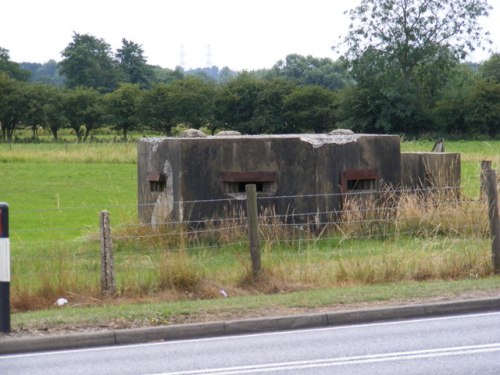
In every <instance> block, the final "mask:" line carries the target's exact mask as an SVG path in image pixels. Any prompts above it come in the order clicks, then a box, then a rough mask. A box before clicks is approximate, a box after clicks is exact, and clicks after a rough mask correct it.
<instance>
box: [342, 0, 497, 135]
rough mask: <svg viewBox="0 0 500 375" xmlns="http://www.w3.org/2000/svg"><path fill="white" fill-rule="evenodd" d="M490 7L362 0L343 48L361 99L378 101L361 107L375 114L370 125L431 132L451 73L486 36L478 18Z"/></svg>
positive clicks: (464, 1) (461, 0)
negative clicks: (436, 108)
mask: <svg viewBox="0 0 500 375" xmlns="http://www.w3.org/2000/svg"><path fill="white" fill-rule="evenodd" d="M489 9H490V6H489V5H488V3H487V1H486V0H362V1H361V4H360V5H359V6H358V7H356V8H354V9H353V10H351V11H350V12H349V16H350V18H351V25H350V27H349V32H348V34H347V36H346V37H345V39H344V43H343V44H342V45H341V46H340V47H341V48H342V47H345V57H346V58H347V60H348V61H349V63H350V65H351V68H352V73H353V77H354V79H355V80H356V83H357V85H358V88H360V89H362V90H364V94H365V95H363V98H364V99H366V100H375V102H365V103H362V104H361V107H359V108H360V109H363V108H369V109H370V117H375V119H373V120H370V121H369V122H370V123H371V124H370V127H375V128H378V129H385V131H398V132H410V133H418V132H422V131H424V130H428V129H429V128H430V127H431V126H432V116H431V114H432V110H433V106H434V103H435V102H436V100H438V99H439V92H440V88H441V87H442V86H443V85H444V84H445V82H446V81H447V80H448V77H449V74H450V72H451V71H452V70H453V68H454V67H455V66H456V65H457V63H458V61H459V60H460V59H463V58H464V57H465V56H466V55H467V53H468V52H470V51H473V50H474V49H475V48H476V47H479V46H481V45H482V43H483V41H484V40H485V39H486V35H485V33H484V32H483V30H482V28H481V26H480V24H479V18H480V17H482V16H486V15H487V14H488V11H489ZM349 121H350V122H351V123H352V122H355V121H356V120H355V119H353V118H351V119H350V120H349ZM363 122H364V123H365V124H366V123H367V122H366V121H363Z"/></svg>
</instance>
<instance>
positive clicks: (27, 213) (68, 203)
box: [0, 162, 137, 244]
mask: <svg viewBox="0 0 500 375" xmlns="http://www.w3.org/2000/svg"><path fill="white" fill-rule="evenodd" d="M0 175H1V176H2V183H1V185H0V200H1V201H4V202H8V203H9V209H10V213H11V214H10V219H11V220H10V224H11V238H12V241H13V242H14V244H15V243H16V241H44V240H68V239H76V238H79V237H81V236H82V234H83V233H85V232H87V231H89V229H91V228H92V229H93V230H95V228H98V223H99V211H101V210H104V209H108V210H110V211H111V212H113V214H114V215H113V220H114V221H115V223H116V222H119V220H120V219H121V218H123V216H125V217H126V218H127V220H130V219H131V218H133V217H134V216H135V215H136V212H137V211H136V207H135V205H134V202H135V201H136V197H137V193H136V189H137V188H136V186H137V177H136V166H135V164H130V163H118V164H108V163H64V162H59V163H57V162H45V163H34V162H8V163H0Z"/></svg>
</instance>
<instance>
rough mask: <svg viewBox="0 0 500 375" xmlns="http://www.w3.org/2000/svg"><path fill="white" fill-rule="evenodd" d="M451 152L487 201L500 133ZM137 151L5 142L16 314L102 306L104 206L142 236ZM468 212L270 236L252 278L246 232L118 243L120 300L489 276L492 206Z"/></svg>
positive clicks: (4, 191) (2, 170)
mask: <svg viewBox="0 0 500 375" xmlns="http://www.w3.org/2000/svg"><path fill="white" fill-rule="evenodd" d="M432 145H433V143H432V142H421V141H418V142H417V141H412V142H404V143H403V144H402V150H403V151H429V150H430V149H431V148H432ZM446 150H447V151H451V152H460V153H461V154H462V185H463V192H464V195H465V197H467V198H473V199H476V198H477V197H478V195H479V172H480V167H479V163H480V161H481V160H483V159H489V160H493V162H494V163H493V165H494V167H495V166H497V165H498V163H499V162H500V142H499V141H491V142H479V141H469V142H466V141H455V142H447V143H446ZM135 152H136V149H135V145H134V144H132V143H116V144H113V143H95V144H94V143H89V144H75V143H59V144H53V143H42V144H15V143H14V144H11V145H9V144H1V143H0V176H1V185H0V201H5V202H8V203H9V206H10V214H11V252H12V275H13V281H12V302H13V307H14V311H26V310H32V309H39V308H45V307H48V306H51V305H52V303H53V302H54V300H55V299H56V298H57V297H60V296H65V297H67V298H69V299H70V301H71V303H72V304H74V305H79V304H80V305H88V304H90V305H93V304H101V303H102V299H101V297H100V291H99V271H100V263H99V262H100V260H99V244H98V242H97V240H96V239H97V238H98V215H99V212H100V211H101V210H103V209H107V210H109V211H110V212H111V218H112V219H111V220H112V225H113V227H114V228H116V229H115V232H114V233H115V234H116V235H117V236H118V237H119V236H120V235H131V234H132V235H136V234H141V233H139V232H135V229H130V228H134V227H133V225H135V224H136V223H137V219H136V216H137V214H136V212H137V211H136V201H137V199H136V184H137V181H136V165H135V159H136V155H135ZM464 210H465V211H463V212H462V211H448V212H445V214H444V215H445V216H446V217H445V218H443V217H441V218H440V219H439V220H440V221H439V222H436V221H435V220H434V221H433V220H432V219H431V218H429V217H425V216H424V217H420V218H419V219H418V220H417V224H418V225H420V226H424V225H425V226H427V229H426V230H425V231H421V232H418V233H419V234H418V235H411V236H407V235H404V234H401V233H402V232H401V228H399V229H398V230H399V232H398V233H399V234H397V235H394V236H390V237H389V238H387V239H384V240H380V239H374V238H363V237H356V236H354V237H352V238H347V239H346V238H345V237H342V236H333V235H332V236H325V237H324V238H321V239H319V240H318V238H317V237H314V236H304V237H299V238H298V240H297V241H296V242H294V243H293V245H287V244H286V242H280V241H273V240H272V239H271V240H269V241H267V242H266V243H265V245H264V250H263V264H264V265H265V270H266V272H265V273H264V278H263V279H262V280H260V282H259V283H251V282H249V281H248V278H247V277H248V272H249V269H248V245H247V243H246V239H245V236H244V235H243V234H242V233H237V234H235V237H234V238H233V239H232V241H228V242H223V241H221V240H220V239H219V240H217V241H206V240H198V241H197V242H196V241H195V242H194V243H190V244H183V243H176V244H175V245H171V244H167V243H165V242H163V241H156V240H155V237H153V240H148V241H145V240H141V239H140V238H139V239H132V240H131V239H127V240H117V241H115V265H116V273H117V287H118V293H117V296H116V299H115V300H114V301H119V300H121V299H125V300H127V301H128V302H130V301H131V300H133V301H140V300H142V299H144V298H146V297H147V298H152V299H154V298H155V296H157V298H162V299H164V298H167V299H169V300H171V301H177V300H185V299H188V300H193V299H200V298H202V299H206V298H208V299H210V298H217V297H220V294H219V289H221V288H224V289H225V290H227V291H228V292H229V293H230V294H231V295H234V296H245V295H256V294H260V293H274V294H276V293H282V292H287V293H289V292H293V291H305V290H316V289H324V288H332V287H342V288H347V287H349V288H353V287H356V286H357V285H379V284H381V285H382V284H386V283H397V282H415V281H419V280H439V279H441V280H458V279H463V280H467V279H470V280H472V279H474V280H479V279H481V278H485V277H486V278H488V277H489V276H491V273H492V270H491V264H490V263H491V262H490V254H489V251H490V250H489V248H490V245H489V240H488V238H487V222H486V217H485V212H484V215H483V208H480V209H479V213H478V215H479V216H478V217H475V216H474V215H473V213H472V212H471V210H468V209H467V208H466V207H464ZM121 226H123V228H124V229H122V227H121ZM128 226H130V227H128ZM467 228H468V229H467ZM416 233H417V232H416ZM266 238H270V237H269V236H268V237H266ZM168 250H176V251H174V252H172V251H168ZM110 303H115V302H110Z"/></svg>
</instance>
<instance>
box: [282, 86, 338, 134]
mask: <svg viewBox="0 0 500 375" xmlns="http://www.w3.org/2000/svg"><path fill="white" fill-rule="evenodd" d="M335 107H336V99H335V94H334V93H333V92H332V91H331V90H328V89H325V88H324V87H321V86H314V85H308V86H303V87H298V88H296V89H295V90H294V91H293V92H292V93H291V94H289V95H288V96H286V97H285V98H284V103H283V113H284V115H283V116H284V119H285V123H286V132H287V133H303V132H314V133H324V132H326V131H329V130H331V129H333V128H334V125H335V120H336V116H335V112H336V108H335Z"/></svg>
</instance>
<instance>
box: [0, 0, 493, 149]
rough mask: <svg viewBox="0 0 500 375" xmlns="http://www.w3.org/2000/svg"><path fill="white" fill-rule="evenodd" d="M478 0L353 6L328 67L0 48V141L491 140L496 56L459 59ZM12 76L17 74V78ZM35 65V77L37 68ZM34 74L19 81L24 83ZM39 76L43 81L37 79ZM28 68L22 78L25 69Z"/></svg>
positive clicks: (367, 0) (309, 60) (473, 33)
mask: <svg viewBox="0 0 500 375" xmlns="http://www.w3.org/2000/svg"><path fill="white" fill-rule="evenodd" d="M489 9H490V6H489V5H488V3H487V1H486V0H440V1H437V0H426V1H421V0H405V1H394V0H362V1H361V4H360V6H358V7H356V8H354V9H352V10H351V11H350V12H349V16H350V18H351V25H350V27H349V30H348V32H347V34H346V36H345V38H344V39H343V40H342V41H341V42H340V43H339V44H338V45H336V46H334V48H335V49H336V50H338V51H339V52H341V57H340V58H339V59H337V60H335V61H334V60H331V59H328V58H316V57H312V56H301V55H296V54H293V55H289V56H287V57H286V58H285V59H284V60H282V61H278V62H277V63H276V64H275V65H274V66H273V67H272V68H270V69H264V70H259V71H251V72H247V71H243V72H233V71H231V70H229V69H228V68H223V69H221V70H219V69H218V68H217V67H210V68H203V69H196V70H194V71H189V72H186V71H183V70H182V69H181V68H177V69H175V70H169V69H163V68H160V67H157V66H151V65H149V64H147V59H146V58H145V56H144V53H143V50H142V47H141V46H140V45H139V44H137V43H135V42H132V41H128V40H126V39H123V40H122V46H121V48H119V49H117V51H116V52H113V51H112V50H111V47H110V45H109V44H107V43H106V42H105V41H104V40H102V39H99V38H97V37H94V36H92V35H89V34H78V33H74V35H73V41H72V42H71V43H70V44H69V45H68V46H67V47H66V48H65V49H64V50H63V52H62V57H63V58H62V60H61V61H60V62H59V63H55V62H49V63H47V64H46V65H45V66H40V65H38V66H37V65H36V64H31V65H30V64H27V63H24V64H17V63H15V62H12V61H10V58H9V53H8V51H7V50H5V49H2V48H0V124H1V129H2V139H3V140H8V141H10V140H12V137H13V135H14V132H15V130H16V129H18V128H20V127H29V128H31V129H32V130H33V137H36V132H37V129H38V128H39V127H43V128H44V129H50V131H51V133H52V135H53V137H54V139H56V140H57V138H58V132H59V130H60V129H63V128H69V129H72V130H73V131H74V133H75V135H76V137H77V139H78V140H79V141H83V140H86V139H88V137H89V135H90V134H92V132H93V131H95V130H96V129H98V128H100V127H103V126H111V127H113V128H114V129H116V130H117V131H119V132H121V134H122V136H123V137H124V138H126V137H127V135H128V133H129V132H130V131H133V130H140V131H142V132H143V133H144V134H146V133H147V132H148V131H154V132H155V133H163V134H171V132H172V129H174V128H175V127H176V126H177V125H179V124H183V125H186V126H189V127H193V128H198V129H199V128H205V129H207V130H208V131H210V132H212V133H215V132H216V131H218V130H229V129H230V130H237V131H240V132H241V133H244V134H276V133H301V132H316V133H320V132H326V131H329V130H331V129H333V128H349V129H352V130H353V131H355V132H365V133H400V134H408V135H412V136H419V135H420V136H421V135H425V134H427V135H437V134H441V135H443V134H446V135H457V136H460V137H463V136H490V137H495V136H497V135H498V130H499V129H500V54H495V53H492V54H490V57H489V58H488V59H487V60H486V61H484V62H482V63H480V64H471V63H466V62H464V61H465V58H466V57H467V54H468V53H470V52H471V51H473V50H474V49H475V48H480V47H481V46H482V45H484V44H487V43H488V42H489V41H488V37H487V33H485V32H483V30H482V28H481V27H480V25H479V23H478V18H479V17H482V16H486V15H487V13H488V10H489ZM23 68H28V69H30V70H26V69H23ZM42 68H43V69H42ZM35 71H37V74H40V76H42V77H44V78H43V79H41V80H40V81H41V82H40V81H39V82H33V81H30V75H32V74H33V72H35ZM40 71H43V74H41V73H40ZM30 72H31V73H30Z"/></svg>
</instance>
